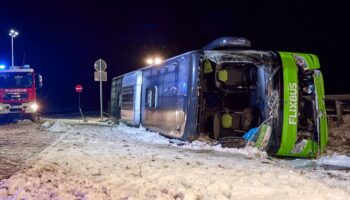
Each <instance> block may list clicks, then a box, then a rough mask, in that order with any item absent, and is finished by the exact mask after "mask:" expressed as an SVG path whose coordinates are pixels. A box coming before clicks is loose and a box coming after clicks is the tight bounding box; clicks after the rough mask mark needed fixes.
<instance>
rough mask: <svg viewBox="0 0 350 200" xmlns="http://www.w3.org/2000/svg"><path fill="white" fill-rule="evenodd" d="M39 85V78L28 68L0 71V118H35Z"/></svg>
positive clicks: (40, 79) (40, 81)
mask: <svg viewBox="0 0 350 200" xmlns="http://www.w3.org/2000/svg"><path fill="white" fill-rule="evenodd" d="M41 85H42V78H41V76H40V75H39V74H35V73H34V70H33V69H31V68H29V67H28V66H26V67H11V68H10V69H3V70H0V117H9V118H10V117H12V116H20V117H30V118H32V119H33V117H36V114H37V111H38V109H39V105H38V102H37V97H36V96H37V95H36V90H37V89H38V88H39V87H41Z"/></svg>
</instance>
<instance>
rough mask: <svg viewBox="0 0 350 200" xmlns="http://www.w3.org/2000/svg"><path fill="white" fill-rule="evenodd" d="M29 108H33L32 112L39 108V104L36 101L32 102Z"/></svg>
mask: <svg viewBox="0 0 350 200" xmlns="http://www.w3.org/2000/svg"><path fill="white" fill-rule="evenodd" d="M30 108H31V109H33V111H34V112H36V111H37V110H38V109H39V105H38V104H37V103H33V104H32V105H31V106H30Z"/></svg>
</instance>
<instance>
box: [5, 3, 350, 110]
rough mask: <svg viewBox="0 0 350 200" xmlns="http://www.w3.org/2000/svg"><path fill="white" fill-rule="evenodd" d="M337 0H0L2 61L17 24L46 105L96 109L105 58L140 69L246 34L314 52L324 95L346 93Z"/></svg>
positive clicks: (263, 46)
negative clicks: (97, 71)
mask: <svg viewBox="0 0 350 200" xmlns="http://www.w3.org/2000/svg"><path fill="white" fill-rule="evenodd" d="M337 2H338V1H335V0H334V1H327V2H324V3H323V2H320V1H308V2H306V1H305V2H304V1H255V2H254V1H243V0H242V1H233V0H232V1H213V0H209V2H208V3H205V2H204V1H192V2H190V1H173V2H170V1H161V2H152V1H140V2H136V1H120V2H119V1H102V0H100V1H96V2H95V3H89V2H88V1H35V0H33V1H13V0H11V1H1V5H0V11H1V12H0V14H1V15H0V64H6V65H7V66H9V65H10V64H11V43H10V37H9V36H8V31H9V29H10V28H15V29H16V30H17V31H18V32H19V33H20V35H19V36H18V37H17V38H15V64H16V65H22V64H23V58H24V55H25V61H24V62H25V64H30V65H31V66H32V67H34V69H35V70H36V72H38V73H40V74H42V75H43V78H44V86H43V88H42V89H41V90H40V101H41V102H43V104H44V105H45V107H46V109H47V110H52V109H61V110H72V109H75V108H76V106H77V94H76V93H75V90H74V87H75V85H76V83H81V84H82V85H83V86H84V91H83V93H82V103H83V109H85V110H95V109H98V106H99V104H98V102H99V96H98V95H99V93H98V91H99V85H98V83H97V82H94V81H93V72H94V69H93V63H94V61H95V60H97V59H98V58H103V59H104V60H106V62H107V64H108V68H107V72H108V79H109V81H108V82H107V83H106V84H105V85H104V86H105V87H104V92H105V95H104V98H105V104H107V102H108V101H109V97H110V96H109V91H110V84H111V79H112V77H115V76H118V75H121V74H123V73H126V72H129V71H131V70H134V69H137V68H139V67H142V66H144V65H145V64H144V60H145V58H146V57H147V56H148V55H153V54H156V55H160V56H162V57H163V58H169V57H172V56H175V55H178V54H180V53H184V52H186V51H190V50H195V49H200V48H202V47H203V46H205V45H206V44H207V43H208V42H210V41H212V40H214V39H216V38H218V37H222V36H238V37H245V38H247V39H249V40H250V41H251V43H252V48H253V49H257V50H284V51H296V52H308V53H315V54H317V55H318V56H319V58H320V61H321V69H322V71H323V73H324V76H325V84H326V93H327V94H335V93H350V76H349V74H347V72H350V70H349V68H350V65H349V62H348V58H349V53H348V52H347V50H348V49H349V36H350V34H348V33H346V32H345V29H346V28H348V27H347V26H349V25H350V20H349V19H350V17H349V14H348V13H349V12H350V11H347V10H346V9H347V6H345V5H343V4H339V3H337Z"/></svg>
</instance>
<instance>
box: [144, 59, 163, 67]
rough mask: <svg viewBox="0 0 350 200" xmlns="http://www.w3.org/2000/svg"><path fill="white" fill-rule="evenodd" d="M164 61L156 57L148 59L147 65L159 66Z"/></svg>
mask: <svg viewBox="0 0 350 200" xmlns="http://www.w3.org/2000/svg"><path fill="white" fill-rule="evenodd" d="M162 61H163V60H162V59H161V58H159V57H155V58H147V59H146V63H147V64H148V65H152V64H159V63H161V62H162Z"/></svg>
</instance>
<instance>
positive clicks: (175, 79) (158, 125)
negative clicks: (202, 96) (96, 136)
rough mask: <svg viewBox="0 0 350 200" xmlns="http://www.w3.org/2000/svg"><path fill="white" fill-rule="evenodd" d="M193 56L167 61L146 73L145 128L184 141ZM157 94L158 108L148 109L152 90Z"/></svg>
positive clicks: (143, 122) (143, 96)
mask: <svg viewBox="0 0 350 200" xmlns="http://www.w3.org/2000/svg"><path fill="white" fill-rule="evenodd" d="M189 63H190V56H189V55H188V54H185V55H182V56H180V57H176V58H174V59H170V60H167V61H166V62H164V63H162V64H161V65H160V66H154V67H150V68H146V69H144V70H143V86H142V104H141V109H142V115H141V121H142V122H141V123H142V125H143V126H144V127H146V128H148V129H150V130H152V131H157V132H160V133H161V134H163V135H167V136H170V137H174V138H183V135H184V131H185V124H186V118H187V114H188V113H187V102H188V100H187V98H188V97H187V91H188V87H189V84H188V77H189V70H190V69H189V65H190V64H189ZM152 88H155V89H153V90H154V91H156V93H157V95H156V98H157V99H156V100H157V106H156V107H155V108H150V107H149V106H148V101H149V100H148V99H147V98H149V96H148V94H147V92H148V91H150V89H152Z"/></svg>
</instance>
